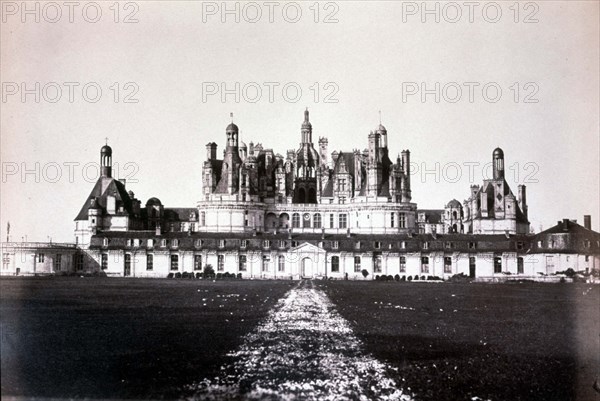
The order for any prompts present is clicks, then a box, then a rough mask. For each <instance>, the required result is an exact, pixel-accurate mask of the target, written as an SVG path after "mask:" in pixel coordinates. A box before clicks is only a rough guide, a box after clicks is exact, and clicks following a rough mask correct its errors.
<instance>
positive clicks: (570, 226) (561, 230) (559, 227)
mask: <svg viewBox="0 0 600 401" xmlns="http://www.w3.org/2000/svg"><path fill="white" fill-rule="evenodd" d="M547 234H579V235H586V236H600V233H598V232H596V231H594V230H589V229H587V228H585V227H584V226H582V225H579V224H577V223H576V222H574V221H572V220H569V219H563V220H562V221H559V222H558V223H557V224H556V225H555V226H552V227H550V228H549V229H547V230H544V231H542V232H540V233H538V235H547Z"/></svg>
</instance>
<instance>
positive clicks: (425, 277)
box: [375, 274, 442, 281]
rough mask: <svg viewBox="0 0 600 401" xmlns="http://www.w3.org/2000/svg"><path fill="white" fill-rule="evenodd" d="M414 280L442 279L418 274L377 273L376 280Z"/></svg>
mask: <svg viewBox="0 0 600 401" xmlns="http://www.w3.org/2000/svg"><path fill="white" fill-rule="evenodd" d="M413 280H421V281H440V280H442V278H441V277H438V276H425V275H423V276H418V275H414V276H400V275H399V274H396V275H395V276H392V275H391V274H390V275H389V276H386V275H385V274H383V275H381V276H380V275H376V276H375V281H413Z"/></svg>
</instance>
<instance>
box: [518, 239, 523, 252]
mask: <svg viewBox="0 0 600 401" xmlns="http://www.w3.org/2000/svg"><path fill="white" fill-rule="evenodd" d="M517 249H519V250H521V249H523V241H518V242H517Z"/></svg>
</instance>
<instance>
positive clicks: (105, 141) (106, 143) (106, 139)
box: [104, 137, 108, 145]
mask: <svg viewBox="0 0 600 401" xmlns="http://www.w3.org/2000/svg"><path fill="white" fill-rule="evenodd" d="M104 144H105V145H108V137H105V138H104Z"/></svg>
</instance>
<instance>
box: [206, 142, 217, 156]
mask: <svg viewBox="0 0 600 401" xmlns="http://www.w3.org/2000/svg"><path fill="white" fill-rule="evenodd" d="M206 158H207V159H208V160H215V159H216V158H217V144H216V143H214V142H209V143H207V144H206Z"/></svg>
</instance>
